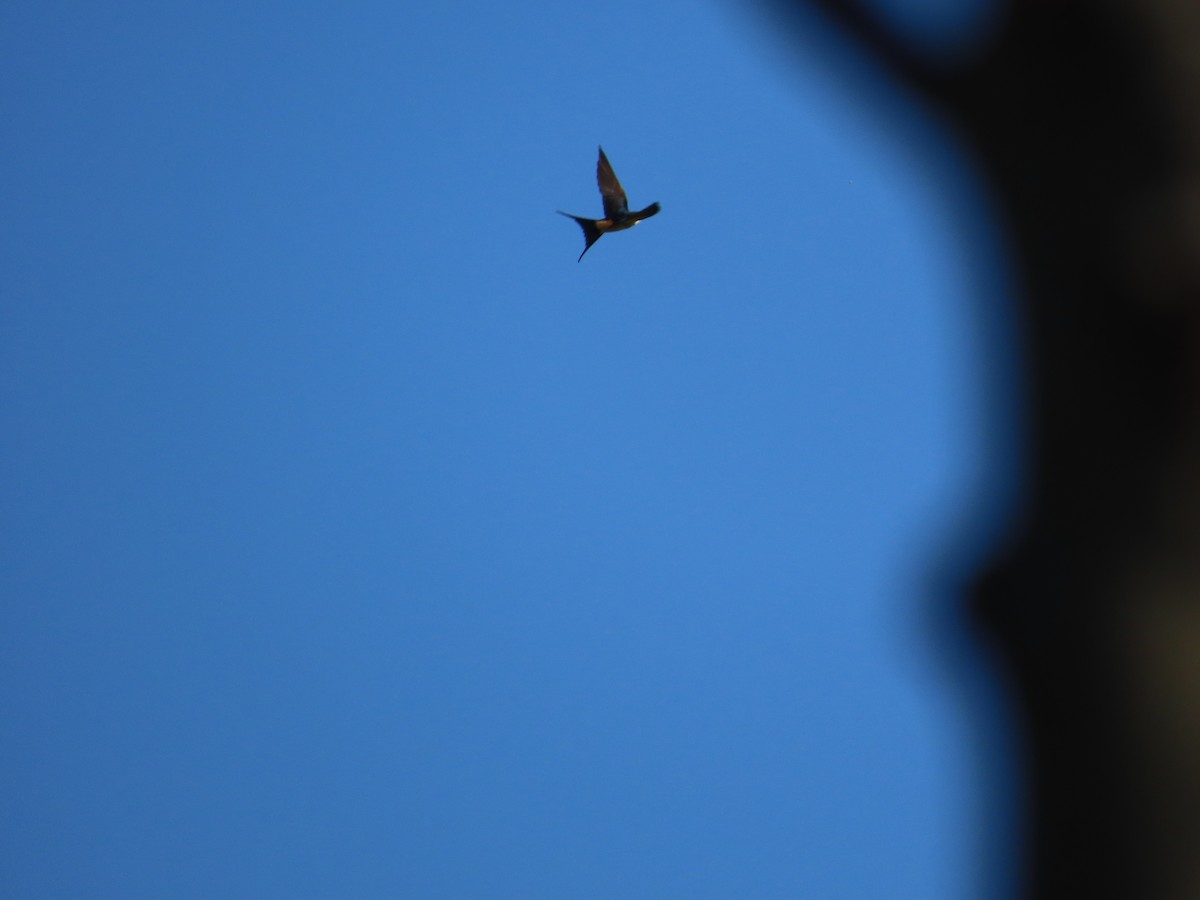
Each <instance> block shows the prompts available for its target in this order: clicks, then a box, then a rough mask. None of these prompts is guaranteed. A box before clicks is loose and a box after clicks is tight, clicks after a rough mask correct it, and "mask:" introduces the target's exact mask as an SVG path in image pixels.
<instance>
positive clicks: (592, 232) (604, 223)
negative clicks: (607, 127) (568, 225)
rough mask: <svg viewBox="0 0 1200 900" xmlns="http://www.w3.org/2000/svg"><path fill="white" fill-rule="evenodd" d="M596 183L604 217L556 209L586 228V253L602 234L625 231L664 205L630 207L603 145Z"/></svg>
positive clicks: (580, 257)
mask: <svg viewBox="0 0 1200 900" xmlns="http://www.w3.org/2000/svg"><path fill="white" fill-rule="evenodd" d="M596 184H598V185H600V199H601V200H603V201H604V218H603V219H585V218H583V216H573V215H571V214H570V213H567V212H563V211H562V210H561V209H560V210H557V212H558V214H559V215H560V216H566V217H567V218H568V219H574V220H575V221H576V222H578V223H579V227H580V228H582V229H583V239H584V241H585V242H586V243H585V244H584V247H583V253H587V252H588V250H589V249H590V248H591V246H592V244H594V243H596V241H598V240H600V235H602V234H607V233H608V232H610V231H624V230H625V229H626V228H632V227H633V226H634V225H636V224H637V223H638V222H640V221H642V219H648V218H650V217H651V216H652V215H654V214H655V213H657V212H658V211H659V210H660V209H661V208H662V207H660V206H659V205H658V204H657V203H651V204H650V205H649V206H647V207H646V208H645V209H641V210H638V211H637V212H630V211H629V201H628V200H626V199H625V188H623V187H621V182H619V181H617V175H616V173H615V172H614V171H613V168H612V165H611V164H610V163H609V161H608V157H607V156H605V155H604V148H603V147H601V148H600V159H599V161H597V163H596ZM583 253H580V254H579V259H580V260H582V259H583Z"/></svg>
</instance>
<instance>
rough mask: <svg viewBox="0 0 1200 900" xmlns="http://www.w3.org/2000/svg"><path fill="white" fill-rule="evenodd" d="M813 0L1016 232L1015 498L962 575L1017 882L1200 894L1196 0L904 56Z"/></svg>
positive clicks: (853, 18) (1102, 11) (1058, 16)
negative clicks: (900, 87)
mask: <svg viewBox="0 0 1200 900" xmlns="http://www.w3.org/2000/svg"><path fill="white" fill-rule="evenodd" d="M781 2H784V3H785V5H786V4H787V3H788V2H791V3H797V2H798V3H800V4H801V5H802V6H807V7H810V8H816V9H818V10H820V11H821V12H823V13H824V14H825V15H827V16H828V17H829V18H830V19H831V20H832V21H834V22H835V23H836V24H838V25H839V26H841V27H842V28H844V29H845V30H846V31H847V32H848V33H849V34H851V35H852V36H853V37H854V38H855V39H856V40H857V41H858V42H859V43H860V44H861V45H862V47H863V48H864V49H865V50H866V51H867V52H868V53H869V54H871V55H873V56H874V57H875V58H876V59H877V60H878V61H880V62H881V63H882V64H883V65H884V66H885V67H886V68H887V69H888V70H890V71H891V72H892V73H893V74H894V75H895V76H897V77H898V78H900V79H901V80H902V81H903V82H905V83H906V84H907V85H909V86H910V87H911V88H913V89H915V90H917V91H918V92H920V93H921V94H922V95H923V96H924V97H925V98H926V99H927V100H928V101H930V102H931V103H932V105H933V106H934V107H935V108H936V109H938V110H940V111H941V113H942V114H943V115H944V117H945V119H946V120H947V121H948V122H949V124H950V125H951V127H952V128H954V129H955V130H956V131H957V133H958V134H959V135H960V136H961V137H962V138H963V139H964V140H965V141H966V142H967V143H968V144H969V146H970V149H971V150H972V151H973V152H974V154H975V156H976V158H977V160H978V161H979V162H980V163H981V165H982V167H983V169H984V175H985V177H987V178H988V179H990V181H991V187H992V189H993V193H994V196H996V197H997V198H998V199H999V202H1000V203H1001V204H1002V206H1003V208H1002V210H1001V215H1002V217H1003V219H1004V224H1005V226H1006V227H1007V228H1008V229H1009V232H1010V239H1011V241H1012V246H1013V247H1014V248H1015V250H1016V253H1017V257H1018V258H1017V260H1016V262H1017V265H1018V267H1019V271H1018V273H1017V275H1018V278H1017V283H1018V284H1019V286H1020V289H1021V295H1020V296H1018V297H1015V298H1014V300H1013V302H1014V303H1015V304H1018V306H1019V308H1018V310H1017V318H1018V320H1019V321H1020V322H1021V325H1022V327H1023V329H1024V333H1023V335H1022V340H1023V342H1024V344H1023V346H1022V347H1021V348H1020V354H1021V364H1022V365H1024V366H1026V367H1027V370H1026V371H1025V372H1024V373H1023V375H1024V380H1025V382H1026V384H1027V385H1028V386H1029V393H1028V396H1027V398H1026V404H1027V406H1026V409H1025V410H1024V411H1023V413H1024V416H1025V418H1026V428H1027V431H1028V434H1029V435H1030V441H1031V445H1030V446H1029V447H1028V448H1027V460H1026V463H1027V466H1026V470H1025V472H1024V476H1023V477H1024V484H1023V490H1024V497H1023V499H1022V502H1021V503H1020V504H1019V506H1020V508H1021V510H1022V513H1021V520H1020V521H1019V522H1017V523H1016V527H1015V534H1014V536H1013V537H1012V539H1011V540H1010V541H1009V543H1008V544H1007V545H1006V546H1004V547H998V548H995V550H994V554H993V557H992V561H991V562H990V564H989V565H988V567H987V569H986V571H984V572H982V573H979V577H978V579H977V581H976V582H975V584H974V586H973V587H972V588H971V590H970V594H971V596H970V598H969V602H970V603H971V607H972V612H973V613H974V616H975V620H976V621H977V622H978V623H979V625H980V627H981V628H982V630H983V631H984V633H985V635H986V636H987V638H988V641H989V643H990V644H992V645H993V646H995V647H997V648H999V652H1000V655H1001V657H1002V659H1003V662H1004V665H1005V667H1006V668H1007V669H1008V675H1009V676H1010V678H1011V679H1012V682H1013V684H1015V686H1016V687H1015V692H1016V700H1017V703H1018V705H1019V707H1020V709H1019V710H1018V712H1019V714H1020V718H1021V721H1022V722H1023V723H1024V725H1025V727H1026V729H1027V732H1026V734H1025V735H1023V736H1022V741H1023V743H1024V744H1025V745H1026V746H1027V747H1028V748H1029V759H1028V763H1027V768H1026V771H1025V773H1024V775H1025V778H1026V780H1027V785H1026V787H1027V791H1028V804H1027V810H1026V812H1027V820H1026V822H1025V824H1024V830H1025V833H1026V839H1027V843H1026V846H1025V847H1024V848H1023V852H1024V855H1025V859H1024V864H1025V871H1024V872H1021V873H1018V874H1017V878H1018V882H1019V884H1020V885H1021V888H1022V892H1023V893H1024V894H1025V895H1026V896H1029V897H1034V898H1103V897H1121V898H1129V900H1158V898H1164V900H1165V898H1172V900H1174V898H1200V394H1198V391H1197V387H1198V386H1200V354H1198V353H1197V340H1198V338H1200V321H1198V311H1200V0H1094V2H1090V3H1085V2H1080V0H1016V2H1009V3H1007V4H1006V5H1005V12H1004V15H1003V17H1002V21H1001V22H1000V25H999V28H998V30H997V32H996V33H995V35H994V36H993V40H991V42H990V43H988V44H987V45H986V46H985V47H983V48H982V49H981V50H980V51H979V53H978V55H977V56H975V57H974V58H971V59H967V60H961V59H960V60H956V61H955V62H954V63H953V64H949V63H941V64H939V63H938V62H936V61H934V60H929V59H925V58H923V57H922V56H921V55H920V54H918V53H916V52H915V51H913V50H911V49H910V48H908V47H907V46H906V45H905V44H904V43H903V42H901V41H899V40H898V39H896V37H895V36H894V35H893V34H891V33H890V32H889V31H888V29H887V28H886V27H884V26H883V24H882V23H880V22H878V21H877V20H876V19H874V18H873V17H872V16H871V15H869V14H867V13H866V12H865V11H864V10H863V9H862V7H861V6H860V4H859V3H857V2H853V0H781Z"/></svg>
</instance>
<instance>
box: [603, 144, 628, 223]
mask: <svg viewBox="0 0 1200 900" xmlns="http://www.w3.org/2000/svg"><path fill="white" fill-rule="evenodd" d="M596 184H598V185H600V197H601V199H602V200H603V201H604V218H606V219H613V218H619V217H621V216H623V215H625V214H626V213H628V212H629V201H628V200H626V199H625V188H623V187H621V182H619V181H617V173H616V172H614V171H613V168H612V164H611V163H609V161H608V157H607V156H605V155H604V148H603V147H601V148H600V159H599V161H598V162H597V163H596Z"/></svg>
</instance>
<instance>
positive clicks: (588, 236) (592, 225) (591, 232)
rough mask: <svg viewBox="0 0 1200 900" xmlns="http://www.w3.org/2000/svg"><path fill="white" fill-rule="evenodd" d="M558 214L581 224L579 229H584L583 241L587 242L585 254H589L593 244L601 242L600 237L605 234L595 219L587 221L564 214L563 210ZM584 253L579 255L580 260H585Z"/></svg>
mask: <svg viewBox="0 0 1200 900" xmlns="http://www.w3.org/2000/svg"><path fill="white" fill-rule="evenodd" d="M556 212H557V213H558V214H559V215H560V216H566V217H567V218H568V219H574V220H575V221H576V222H578V223H579V227H580V228H582V229H583V239H584V241H586V243H585V244H584V246H583V253H587V252H588V250H589V249H590V248H591V246H592V244H594V243H596V241H598V240H600V235H602V234H604V232H603V231H601V230H600V228H599V226H597V225H596V220H595V219H585V218H583V217H582V216H573V215H571V214H570V213H568V212H563V211H562V210H561V209H560V210H556ZM583 253H580V254H579V259H580V260H581V259H583ZM576 262H578V260H576Z"/></svg>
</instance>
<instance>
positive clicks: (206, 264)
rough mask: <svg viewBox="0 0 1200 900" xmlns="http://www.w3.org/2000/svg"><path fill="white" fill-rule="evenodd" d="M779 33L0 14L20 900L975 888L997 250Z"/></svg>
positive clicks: (190, 8)
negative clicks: (978, 241)
mask: <svg viewBox="0 0 1200 900" xmlns="http://www.w3.org/2000/svg"><path fill="white" fill-rule="evenodd" d="M892 6H895V7H897V8H899V7H900V6H901V5H900V4H898V3H894V4H892ZM778 31H779V25H778V23H772V22H771V21H770V20H769V19H767V18H766V16H765V15H764V14H763V13H762V11H761V10H758V9H757V8H748V9H746V10H739V9H737V8H736V7H733V6H730V5H721V4H715V3H683V2H679V0H664V2H653V3H643V2H631V0H615V2H612V3H608V4H603V5H595V4H592V5H585V4H569V3H568V4H563V3H554V2H549V0H534V2H529V3H524V4H520V5H519V6H517V7H512V6H509V5H505V4H485V3H465V4H463V3H446V4H437V3H434V4H425V5H421V6H413V5H412V4H404V3H399V4H397V3H383V2H351V3H348V4H331V3H315V2H307V3H306V2H299V3H276V2H256V3H250V4H247V3H244V2H237V3H233V2H205V3H165V4H164V3H147V2H127V3H120V4H116V3H96V4H78V3H62V2H53V0H50V2H47V0H39V2H36V3H35V2H29V0H17V2H11V3H8V4H6V5H5V6H4V9H3V11H0V85H2V87H0V97H2V109H3V116H2V118H3V121H4V122H5V123H6V126H5V137H4V139H3V141H0V161H2V169H3V172H4V176H3V179H2V181H3V187H2V189H0V190H2V201H0V241H2V245H3V247H4V251H3V257H2V262H0V294H2V297H3V304H2V315H3V320H2V322H0V401H2V407H0V410H2V416H3V419H2V423H0V424H2V432H0V450H2V454H3V456H2V466H0V486H2V491H3V501H2V502H3V510H2V513H0V515H2V517H3V518H2V522H3V533H4V541H3V551H2V554H3V565H2V567H0V592H2V595H3V605H2V607H0V666H2V679H0V704H2V707H0V708H2V719H0V728H2V729H3V731H2V737H3V740H2V741H0V761H2V763H3V765H2V768H0V777H2V778H3V782H2V785H0V786H2V794H3V796H4V798H5V801H4V813H3V818H2V821H0V871H2V873H3V874H2V876H0V878H2V881H3V888H2V891H0V892H2V893H3V894H4V895H5V896H6V897H14V898H25V897H112V898H174V897H178V898H225V897H228V898H243V897H244V898H273V897H279V898H288V897H339V898H345V897H364V898H373V897H413V898H425V897H430V898H432V897H446V898H466V897H472V898H491V897H513V898H517V897H520V898H543V897H544V898H568V897H569V898H591V897H595V898H634V897H663V898H665V897H680V898H683V897H687V898H698V897H716V898H720V897H761V898H771V897H811V898H823V900H824V898H842V897H844V898H866V897H888V898H913V900H937V898H953V897H964V896H971V895H974V894H976V893H977V892H978V879H979V877H980V874H979V871H978V866H977V850H978V848H979V844H980V843H981V838H980V833H981V831H982V824H981V823H982V822H983V817H982V806H983V804H982V800H983V798H984V792H983V791H982V790H981V786H980V779H979V775H980V768H981V764H980V758H979V757H980V754H979V749H980V748H979V744H980V742H979V739H978V735H977V734H976V733H974V731H975V730H974V729H973V727H972V723H971V720H970V718H969V717H968V716H967V715H966V713H965V711H964V707H965V706H967V705H969V704H968V703H967V693H966V692H964V691H963V690H962V689H961V688H960V687H959V686H958V679H959V676H960V674H961V673H959V672H957V671H955V669H954V667H953V666H950V665H948V663H947V659H946V655H945V654H944V653H940V652H939V650H938V647H939V643H938V642H939V640H940V638H939V637H938V635H937V633H936V630H935V628H934V623H935V621H936V618H937V617H936V616H935V615H934V613H933V610H934V608H935V603H936V602H937V601H938V599H939V598H937V597H935V596H934V595H933V593H932V592H931V591H930V584H931V577H930V576H931V572H932V571H934V570H935V568H936V564H937V563H938V561H939V559H940V558H941V556H942V555H943V554H944V553H945V551H946V547H947V545H948V544H949V543H950V542H951V540H952V538H953V535H954V534H955V533H956V532H957V531H960V530H961V529H963V528H964V523H965V522H968V521H969V516H968V513H969V512H970V510H971V508H972V504H973V503H975V502H976V501H978V499H979V497H980V496H982V495H983V494H986V489H985V488H983V487H981V476H982V475H983V474H985V472H984V469H985V466H984V461H983V459H984V458H983V450H984V449H985V448H984V447H983V444H984V443H985V438H984V436H983V435H984V430H983V428H982V427H981V425H980V421H981V412H980V409H981V406H982V405H983V403H984V400H985V397H984V394H983V389H984V385H985V383H986V381H987V378H988V377H990V376H988V375H987V374H986V372H984V371H983V370H984V368H985V367H984V364H983V362H982V361H981V360H983V359H984V358H985V356H986V354H985V353H984V349H983V347H982V342H981V338H980V334H981V328H980V313H979V309H978V308H977V307H979V306H980V304H981V303H982V301H980V300H979V299H978V296H977V294H978V290H979V278H978V276H977V274H976V273H974V272H973V269H974V268H977V267H978V266H979V265H980V264H979V263H978V259H977V258H976V259H975V261H974V262H972V259H973V257H972V255H971V253H970V252H969V251H970V246H969V240H968V236H969V235H970V234H973V233H974V232H977V231H978V230H979V229H980V227H981V226H980V225H978V224H977V223H971V222H964V216H966V215H967V214H968V212H969V210H967V211H965V208H966V206H967V205H968V204H966V203H965V202H964V201H963V200H962V199H961V197H958V196H957V195H955V194H953V193H952V191H951V190H950V189H949V188H947V187H944V186H941V185H940V183H939V182H938V180H937V179H936V178H931V177H930V176H931V173H934V172H936V171H937V169H938V168H939V166H942V167H945V168H947V169H948V170H954V168H955V165H956V164H955V163H954V162H952V159H953V157H951V156H947V157H945V158H944V159H942V160H941V161H935V162H934V163H933V164H929V163H922V162H921V161H920V160H921V159H922V158H923V157H925V156H926V155H927V154H928V153H929V152H930V148H936V147H937V145H938V138H937V137H936V135H934V136H931V135H928V134H925V133H924V132H923V127H924V126H922V125H921V124H920V122H921V121H922V120H921V118H920V116H919V114H918V112H917V111H916V110H915V109H913V108H910V107H904V106H901V107H896V108H894V109H893V113H892V124H894V123H895V121H897V120H905V121H909V120H911V121H912V122H913V123H916V124H914V125H913V127H912V128H911V129H906V130H902V131H901V132H896V131H895V130H894V129H891V130H890V129H889V122H888V120H887V119H886V118H882V119H881V118H879V117H877V115H876V114H875V112H874V111H873V110H872V109H871V108H870V107H869V106H868V105H865V104H864V97H865V96H866V95H865V94H864V93H863V92H862V91H861V90H858V89H857V88H852V87H849V86H847V85H846V84H845V83H844V78H845V77H846V74H845V73H846V71H848V70H841V69H837V68H836V67H834V68H831V67H830V65H829V63H830V58H829V57H827V56H825V55H823V54H814V55H813V56H812V57H811V58H808V57H806V55H805V53H804V52H803V51H804V47H805V45H804V44H800V45H796V51H797V52H796V58H795V59H794V62H793V64H792V65H787V64H785V63H784V59H785V57H786V53H785V51H784V47H785V46H786V45H785V44H784V43H783V42H781V41H778V40H776V38H777V37H778V35H777V34H776V32H778ZM827 39H828V35H823V34H822V33H817V34H816V36H815V37H813V38H811V41H812V42H817V43H819V42H820V41H824V40H827ZM808 46H809V48H810V49H811V47H812V46H813V44H811V43H810V44H809V45H808ZM863 77H868V76H866V75H864V76H863ZM893 99H894V98H893ZM597 144H603V146H604V148H605V150H606V151H607V153H608V155H609V158H610V159H611V160H612V163H613V165H614V167H615V169H616V171H617V174H618V175H619V176H620V178H621V180H622V181H623V183H624V185H625V187H626V189H627V190H628V192H629V198H630V202H631V203H632V204H634V205H636V206H639V207H640V206H644V205H646V204H647V203H649V202H651V201H656V200H657V201H659V202H661V203H662V206H663V211H662V214H661V215H659V216H658V217H657V218H655V219H652V220H651V221H649V222H646V223H644V224H643V225H641V226H639V227H638V228H637V229H636V230H634V231H632V232H627V233H623V234H618V235H613V236H608V237H605V238H604V239H603V240H601V241H600V242H599V243H598V244H597V245H596V246H595V247H594V248H593V249H592V250H591V251H590V252H589V253H588V255H587V256H586V257H585V258H584V260H583V262H582V263H578V264H577V263H576V257H577V256H578V255H579V251H580V250H581V249H582V247H583V242H582V236H581V234H580V232H579V229H578V228H577V227H576V226H575V225H574V224H573V223H572V222H570V221H568V220H566V219H564V218H562V217H561V216H558V215H556V214H555V210H556V209H564V210H568V211H571V212H575V213H579V214H584V215H596V214H598V213H599V209H600V201H599V196H598V194H597V191H596V187H595V180H594V173H595V161H596V146H597ZM939 159H940V158H939ZM956 177H957V176H956Z"/></svg>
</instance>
